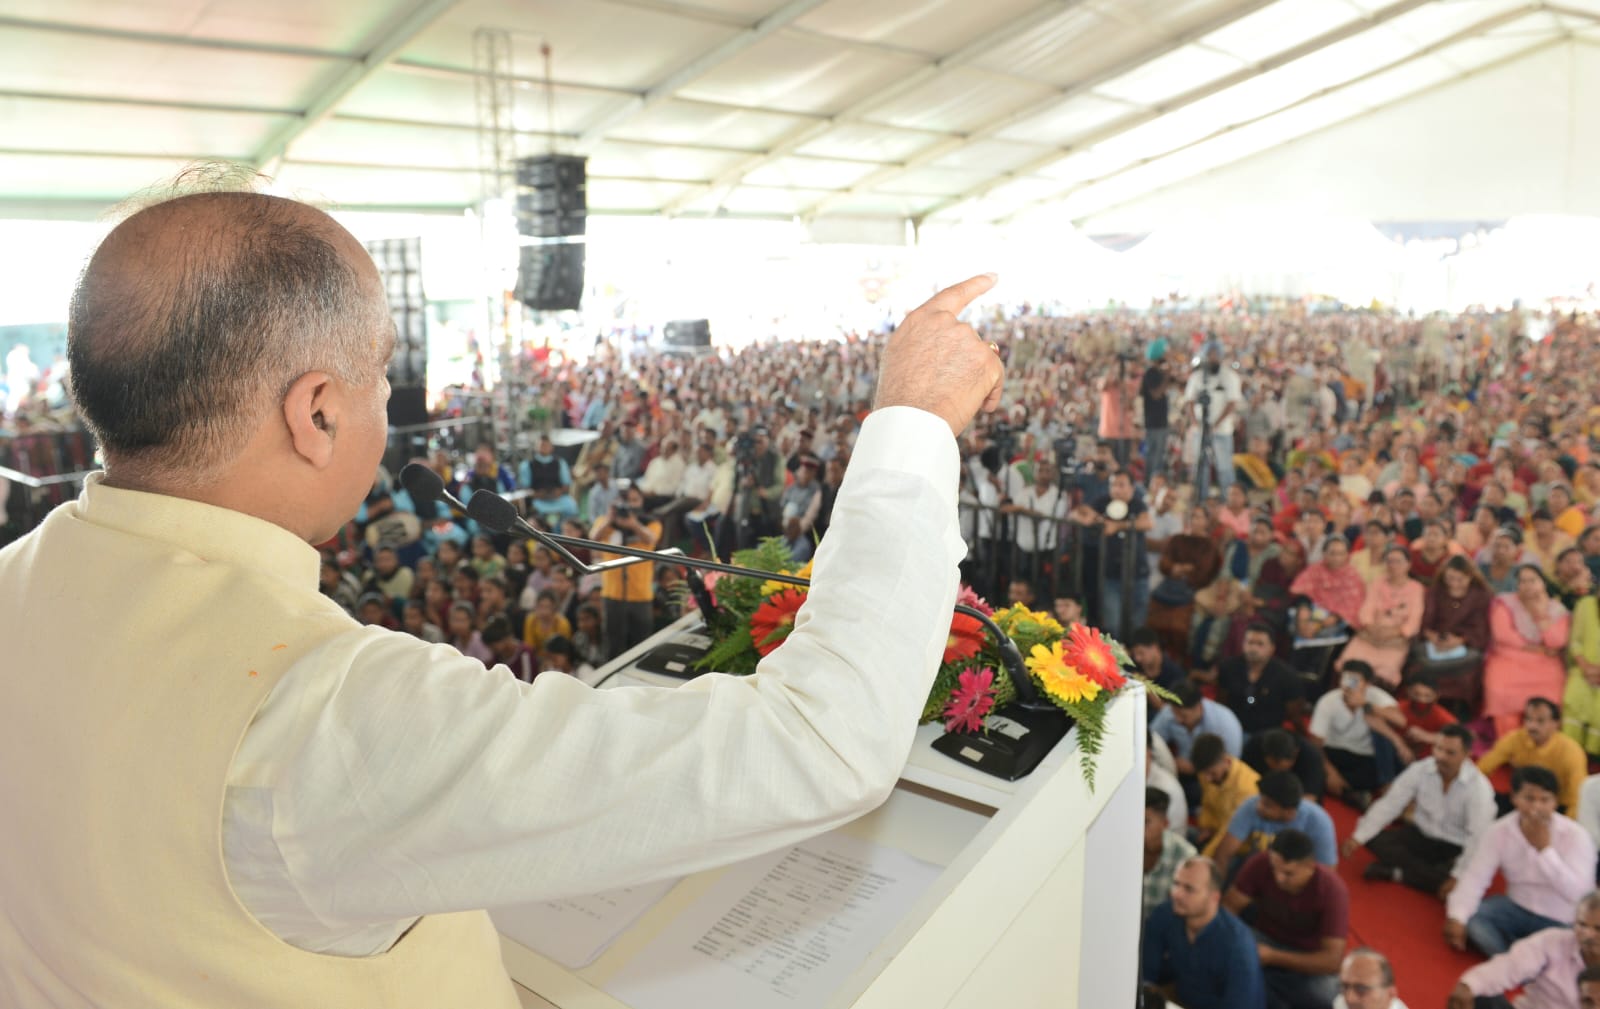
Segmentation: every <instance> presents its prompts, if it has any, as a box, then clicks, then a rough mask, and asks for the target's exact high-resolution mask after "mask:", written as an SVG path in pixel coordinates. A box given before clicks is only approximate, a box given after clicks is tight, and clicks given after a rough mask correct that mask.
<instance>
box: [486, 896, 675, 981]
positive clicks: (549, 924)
mask: <svg viewBox="0 0 1600 1009" xmlns="http://www.w3.org/2000/svg"><path fill="white" fill-rule="evenodd" d="M677 882H678V881H677V880H676V879H668V880H662V881H661V882H659V883H648V884H645V885H644V886H628V887H623V888H622V889H620V890H608V891H607V892H605V893H597V894H591V895H589V896H586V897H571V898H568V899H566V900H550V901H544V902H543V903H539V904H519V905H517V906H515V907H502V908H498V909H497V910H495V911H492V912H490V917H492V918H493V919H494V925H495V929H496V930H498V931H500V932H502V933H504V934H505V935H507V936H510V937H511V938H512V939H515V940H516V941H517V942H520V943H522V945H524V946H526V947H528V948H529V949H531V950H534V951H535V952H538V953H542V954H544V955H545V956H547V957H549V958H550V959H552V960H554V961H555V962H556V963H559V964H561V965H562V966H563V967H566V968H568V969H570V970H577V969H578V968H580V967H587V966H588V965H589V964H591V963H593V962H594V960H595V958H596V957H598V956H599V955H600V954H601V953H603V952H605V949H606V947H607V946H610V945H611V944H612V943H613V942H614V941H616V938H617V936H619V935H621V934H622V933H623V932H624V931H625V930H626V929H627V928H628V926H629V925H632V924H633V923H634V922H635V921H637V920H638V919H639V916H640V915H642V914H644V913H645V912H646V911H648V910H649V909H650V908H651V907H653V906H654V905H655V903H656V901H658V900H660V899H661V898H662V897H665V896H666V895H667V891H668V890H671V889H672V888H673V887H674V886H676V885H677Z"/></svg>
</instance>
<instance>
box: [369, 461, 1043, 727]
mask: <svg viewBox="0 0 1600 1009" xmlns="http://www.w3.org/2000/svg"><path fill="white" fill-rule="evenodd" d="M400 483H401V484H402V485H403V486H404V487H405V489H406V492H407V493H409V494H410V495H411V498H412V500H413V501H416V502H419V503H421V502H423V501H427V502H434V501H438V500H441V499H442V500H444V501H445V502H446V503H448V504H449V505H450V506H451V507H452V508H454V509H455V510H456V511H458V512H462V513H464V514H466V515H467V516H468V517H469V518H471V519H473V520H474V521H476V522H477V523H478V524H479V525H481V526H483V527H484V528H486V529H492V530H494V531H495V532H498V533H509V532H512V531H513V530H515V531H517V532H520V533H522V534H523V535H525V536H528V537H529V538H531V539H533V540H535V541H536V542H538V543H540V544H541V545H543V546H545V547H548V548H549V549H551V550H552V551H554V552H555V553H556V554H557V555H559V556H560V557H561V559H562V560H563V561H565V562H566V563H567V564H569V565H571V566H572V568H573V569H574V570H576V571H579V572H581V573H583V574H594V573H595V572H597V571H605V570H608V569H611V568H616V567H622V566H624V565H627V564H636V563H638V562H639V561H659V562H661V563H663V564H675V565H677V566H679V567H681V568H684V569H685V570H684V580H685V581H687V582H688V583H689V591H690V593H691V594H692V595H693V596H694V599H695V603H696V605H698V606H699V607H700V609H701V612H703V613H705V614H706V615H707V616H708V617H709V616H711V615H712V614H714V613H715V612H716V604H715V603H714V602H713V601H712V599H711V593H710V592H709V591H708V590H707V588H706V584H705V580H704V579H703V578H701V577H700V575H699V573H698V572H699V571H718V572H721V573H723V574H729V575H741V576H743V577H746V578H759V579H761V580H762V581H769V582H782V583H784V584H786V585H798V586H801V587H803V588H807V587H810V585H811V580H810V579H809V578H800V577H797V576H795V575H789V574H784V573H783V572H780V571H761V570H759V569H757V568H746V567H740V566H738V565H736V564H723V563H722V562H721V561H708V560H701V559H699V558H696V557H689V556H686V555H685V554H684V553H683V551H681V550H677V549H673V550H669V551H657V550H640V549H638V548H637V547H628V546H621V545H618V544H613V543H599V542H597V541H595V540H587V539H579V538H576V537H571V536H559V535H556V534H554V533H547V532H545V531H544V530H542V529H539V528H536V527H535V526H533V525H530V524H529V523H528V522H527V521H526V520H524V519H523V517H522V516H521V515H520V514H518V512H517V508H516V506H515V505H513V504H512V503H511V502H510V501H507V500H506V499H505V498H503V497H501V496H500V495H499V494H496V493H494V492H493V491H478V492H477V493H475V494H473V495H472V498H471V504H470V506H469V505H463V504H462V503H461V502H460V501H458V500H457V499H456V497H455V496H454V495H453V494H451V493H450V492H449V491H448V490H447V489H446V488H445V485H444V479H443V478H442V477H440V476H439V474H437V473H435V472H434V471H433V470H432V469H431V468H429V467H427V466H424V465H422V464H421V463H416V462H413V463H407V464H406V466H405V468H404V469H402V470H401V471H400ZM569 545H570V546H574V547H578V548H579V549H587V550H600V551H603V552H605V553H612V554H620V555H622V558H621V559H620V560H616V561H606V562H604V563H602V564H586V563H584V562H583V561H581V560H579V559H578V558H576V557H574V556H573V555H572V552H571V551H570V550H568V549H567V547H568V546H569ZM955 610H956V612H957V613H965V614H966V615H967V616H969V617H972V618H973V619H974V620H976V621H978V622H979V623H981V624H982V625H983V626H984V629H985V630H987V631H988V632H989V636H990V637H992V638H993V639H994V641H995V646H996V647H997V648H998V649H999V651H1000V663H1001V665H1003V666H1005V669H1006V674H1007V676H1009V677H1010V679H1011V686H1012V688H1013V689H1014V690H1015V691H1016V695H1017V699H1016V701H1015V702H1013V703H1015V704H1017V705H1019V706H1021V707H1023V708H1028V709H1032V710H1040V711H1054V710H1059V709H1057V708H1056V707H1055V705H1054V704H1052V703H1051V702H1050V701H1048V700H1044V699H1041V698H1040V697H1039V691H1038V690H1036V689H1035V688H1034V685H1033V680H1031V679H1030V678H1029V677H1028V672H1027V669H1026V668H1024V666H1023V663H1022V653H1021V652H1020V651H1018V650H1017V643H1016V642H1015V641H1012V640H1011V638H1010V637H1009V636H1008V635H1007V634H1006V633H1005V632H1004V631H1002V630H1001V629H1000V625H999V624H996V623H995V622H994V620H992V619H991V618H990V617H989V616H988V614H986V613H984V612H983V611H982V610H979V609H974V608H973V607H971V606H963V605H961V604H959V603H958V604H956V607H955Z"/></svg>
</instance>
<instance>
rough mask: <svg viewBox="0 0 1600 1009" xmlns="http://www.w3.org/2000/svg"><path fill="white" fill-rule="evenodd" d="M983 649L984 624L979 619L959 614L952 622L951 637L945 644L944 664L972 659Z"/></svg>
mask: <svg viewBox="0 0 1600 1009" xmlns="http://www.w3.org/2000/svg"><path fill="white" fill-rule="evenodd" d="M982 647H983V624H981V623H980V622H979V621H978V618H977V617H969V616H967V615H966V614H965V613H957V614H956V615H955V616H954V617H953V618H952V619H951V621H950V636H949V637H948V638H946V639H945V643H944V659H943V660H941V661H944V662H955V661H957V660H959V659H970V658H972V657H973V656H974V655H977V654H978V650H979V649H981V648H982Z"/></svg>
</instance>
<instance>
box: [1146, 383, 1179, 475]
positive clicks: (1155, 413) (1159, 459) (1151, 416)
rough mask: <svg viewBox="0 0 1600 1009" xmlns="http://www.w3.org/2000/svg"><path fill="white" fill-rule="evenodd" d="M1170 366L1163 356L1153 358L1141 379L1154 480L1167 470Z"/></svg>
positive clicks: (1148, 469) (1148, 466)
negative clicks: (1168, 371) (1168, 368)
mask: <svg viewBox="0 0 1600 1009" xmlns="http://www.w3.org/2000/svg"><path fill="white" fill-rule="evenodd" d="M1168 384H1169V383H1168V376H1167V369H1166V368H1165V367H1164V366H1163V365H1162V363H1161V359H1160V358H1156V359H1155V360H1154V361H1151V362H1150V367H1148V368H1146V369H1145V371H1144V375H1143V376H1142V377H1141V378H1140V379H1139V398H1140V399H1142V400H1143V401H1144V472H1145V479H1146V480H1150V479H1152V478H1154V477H1156V476H1158V475H1164V474H1165V473H1166V472H1167V438H1168V436H1170V435H1171V433H1172V431H1171V429H1170V428H1169V427H1168V426H1167V424H1168V422H1167V386H1168Z"/></svg>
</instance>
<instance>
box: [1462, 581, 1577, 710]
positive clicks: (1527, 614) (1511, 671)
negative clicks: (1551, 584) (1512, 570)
mask: <svg viewBox="0 0 1600 1009" xmlns="http://www.w3.org/2000/svg"><path fill="white" fill-rule="evenodd" d="M1571 624H1572V619H1571V617H1570V616H1569V615H1568V614H1567V611H1566V609H1565V608H1563V607H1562V605H1561V604H1560V603H1559V602H1557V601H1555V600H1554V599H1551V598H1550V590H1549V588H1548V587H1547V586H1546V584H1545V580H1544V575H1542V574H1541V573H1540V572H1539V568H1538V567H1537V566H1536V565H1533V564H1524V565H1522V566H1521V567H1519V568H1517V590H1516V591H1515V592H1503V593H1501V594H1500V595H1498V596H1496V597H1495V600H1494V602H1493V603H1492V604H1491V605H1490V607H1489V651H1488V654H1487V655H1485V656H1484V660H1483V713H1484V715H1485V716H1487V717H1489V718H1492V719H1494V727H1495V731H1496V733H1497V734H1499V735H1501V736H1504V735H1505V734H1506V733H1508V732H1511V731H1513V730H1515V729H1516V728H1517V727H1518V726H1519V725H1521V724H1522V709H1523V707H1524V706H1525V705H1526V704H1527V703H1528V699H1529V698H1530V697H1546V698H1551V699H1554V698H1556V697H1560V696H1561V695H1562V690H1563V687H1564V685H1565V684H1566V681H1567V666H1566V663H1565V662H1563V661H1562V658H1561V657H1562V653H1563V651H1564V650H1565V649H1566V647H1567V636H1568V632H1569V631H1570V629H1571Z"/></svg>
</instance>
